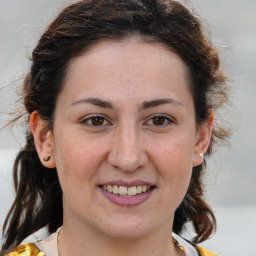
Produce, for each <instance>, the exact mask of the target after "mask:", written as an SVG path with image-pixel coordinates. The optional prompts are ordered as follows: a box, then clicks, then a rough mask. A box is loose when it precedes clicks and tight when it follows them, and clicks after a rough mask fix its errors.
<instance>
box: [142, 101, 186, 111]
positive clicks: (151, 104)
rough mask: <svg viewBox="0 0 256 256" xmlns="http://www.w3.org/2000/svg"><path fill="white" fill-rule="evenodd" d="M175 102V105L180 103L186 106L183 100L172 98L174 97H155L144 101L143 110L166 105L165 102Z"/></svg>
mask: <svg viewBox="0 0 256 256" xmlns="http://www.w3.org/2000/svg"><path fill="white" fill-rule="evenodd" d="M170 103H171V104H174V105H179V106H184V105H183V104H182V103H181V102H179V101H178V100H175V99H172V98H166V99H155V100H150V101H144V102H143V103H142V107H141V109H142V110H146V109H149V108H153V107H158V106H160V105H164V104H170Z"/></svg>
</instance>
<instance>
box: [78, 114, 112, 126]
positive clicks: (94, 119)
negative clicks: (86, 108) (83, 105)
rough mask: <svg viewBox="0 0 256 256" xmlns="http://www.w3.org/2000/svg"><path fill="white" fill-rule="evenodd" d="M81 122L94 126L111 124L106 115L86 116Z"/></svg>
mask: <svg viewBox="0 0 256 256" xmlns="http://www.w3.org/2000/svg"><path fill="white" fill-rule="evenodd" d="M81 123H82V124H85V125H88V126H92V127H102V126H105V125H110V124H111V123H110V122H109V121H108V120H107V119H106V118H105V117H104V116H101V115H92V116H89V117H86V118H84V119H83V120H81Z"/></svg>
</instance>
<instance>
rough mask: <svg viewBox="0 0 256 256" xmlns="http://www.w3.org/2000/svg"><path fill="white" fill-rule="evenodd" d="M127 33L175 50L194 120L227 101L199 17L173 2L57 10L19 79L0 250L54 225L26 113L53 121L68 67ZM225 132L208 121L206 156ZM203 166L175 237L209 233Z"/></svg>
mask: <svg viewBox="0 0 256 256" xmlns="http://www.w3.org/2000/svg"><path fill="white" fill-rule="evenodd" d="M133 35H137V36H140V37H141V38H142V40H145V41H150V42H160V43H162V44H164V45H165V46H167V47H168V48H170V49H171V50H172V51H174V52H175V53H177V54H178V55H179V56H180V57H181V58H182V59H183V61H185V63H186V64H187V66H188V67H189V70H190V89H191V93H192V95H193V98H194V106H195V113H196V114H195V115H196V117H195V118H196V123H197V124H201V123H204V122H206V121H207V120H208V119H209V118H210V117H209V116H210V110H211V109H213V110H216V109H217V108H219V107H221V106H223V104H224V103H226V102H227V100H228V97H227V89H228V87H227V85H226V78H225V76H224V74H223V71H222V69H221V66H220V62H219V56H218V53H217V51H216V49H215V48H214V47H213V46H212V44H211V43H210V42H209V40H208V38H207V36H206V35H205V33H204V31H203V28H202V25H201V22H200V21H199V19H198V18H196V17H195V15H193V14H192V12H191V11H189V10H188V9H187V8H186V7H184V6H183V5H182V4H181V3H180V2H179V1H175V0H118V1H117V0H100V1H99V0H90V1H80V2H77V3H75V4H72V5H70V6H68V7H67V8H65V9H64V10H63V11H62V12H61V13H60V15H59V16H58V17H57V18H56V19H55V20H54V21H53V22H52V23H51V24H50V25H49V27H48V28H47V29H46V31H45V32H44V34H43V35H42V37H41V39H40V40H39V42H38V45H37V46H36V48H35V49H34V51H33V54H32V59H31V70H30V72H29V73H28V74H27V76H26V78H25V80H24V84H23V93H24V97H23V100H24V106H25V109H26V111H27V114H26V118H27V123H26V125H27V134H26V145H25V147H24V148H23V149H22V150H21V151H20V152H19V154H18V155H17V157H16V160H15V164H14V184H15V191H16V198H15V201H14V203H13V205H12V207H11V209H10V211H9V213H8V216H7V218H6V220H5V223H4V227H3V233H4V235H5V242H4V244H3V247H2V250H5V249H7V248H10V247H12V246H15V245H17V244H19V243H20V242H21V241H22V240H23V239H24V238H26V237H27V236H28V235H30V234H32V233H33V232H35V231H37V230H39V229H40V228H42V227H45V226H47V228H48V230H49V232H50V233H52V232H54V231H56V229H57V228H58V227H60V226H61V225H62V214H63V208H62V191H61V187H60V184H59V181H58V176H57V172H56V169H55V170H52V169H47V168H46V167H44V166H43V165H42V164H41V162H40V160H39V157H38V155H37V152H36V149H35V146H34V141H33V136H32V134H31V131H30V130H29V128H28V122H29V117H30V114H31V113H32V112H33V111H38V112H39V113H40V115H41V117H42V118H43V119H45V120H47V121H49V124H50V125H49V128H50V129H51V127H52V125H53V122H54V110H55V104H56V99H57V97H58V95H59V93H60V91H61V89H62V85H63V83H64V79H65V75H66V72H67V68H68V65H69V63H70V61H71V59H72V58H74V57H76V56H79V55H81V54H82V53H83V52H84V51H86V50H87V49H88V48H89V47H91V46H93V45H94V44H95V43H97V42H98V41H100V40H102V39H110V40H124V39H126V38H128V37H131V36H133ZM227 136H228V131H227V130H225V129H223V128H222V127H220V126H216V125H215V126H214V128H213V134H212V137H211V143H210V145H209V148H208V151H207V154H208V155H210V154H211V153H212V148H213V146H214V145H215V144H217V141H223V140H225V139H226V138H227ZM205 163H206V162H205V160H204V163H203V164H201V165H200V166H197V167H194V168H193V173H192V179H191V183H190V186H189V188H188V191H187V194H186V196H185V198H184V200H183V202H182V203H181V205H180V206H179V207H178V209H177V210H176V212H175V218H174V226H173V231H174V232H176V233H178V234H180V233H181V231H182V229H183V228H184V225H185V224H186V223H187V222H191V223H192V225H193V226H194V230H195V232H196V237H195V238H194V242H202V241H204V240H206V239H207V238H209V236H210V235H212V234H213V232H214V231H215V228H216V221H215V217H214V214H213V212H212V210H211V208H210V207H209V206H208V205H207V203H206V202H205V201H204V199H203V195H204V193H203V184H202V180H201V179H202V173H203V170H204V167H205Z"/></svg>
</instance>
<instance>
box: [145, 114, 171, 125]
mask: <svg viewBox="0 0 256 256" xmlns="http://www.w3.org/2000/svg"><path fill="white" fill-rule="evenodd" d="M173 123H175V122H174V120H173V119H172V117H170V116H168V115H164V114H158V115H154V116H151V117H150V118H149V120H148V121H147V122H146V123H145V124H146V125H150V126H153V127H155V128H164V127H167V126H169V125H172V124H173Z"/></svg>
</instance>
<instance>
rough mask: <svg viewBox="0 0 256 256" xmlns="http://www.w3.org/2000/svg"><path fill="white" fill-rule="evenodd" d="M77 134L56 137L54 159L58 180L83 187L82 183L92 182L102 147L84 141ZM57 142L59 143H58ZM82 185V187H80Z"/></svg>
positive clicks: (101, 156)
mask: <svg viewBox="0 0 256 256" xmlns="http://www.w3.org/2000/svg"><path fill="white" fill-rule="evenodd" d="M77 138H78V136H70V137H68V138H66V139H62V138H61V136H60V137H59V138H57V139H56V147H55V159H56V167H57V170H58V173H59V176H60V180H61V181H63V182H65V183H70V184H71V186H77V185H78V184H81V185H79V186H80V189H82V188H83V187H85V186H84V185H83V184H85V183H86V184H87V186H88V182H90V183H92V182H93V176H94V174H95V173H96V172H97V170H98V169H99V165H100V164H101V159H102V158H103V157H104V156H103V154H102V150H100V149H102V147H100V146H99V145H96V143H93V142H90V141H86V143H84V141H83V140H82V139H81V138H80V139H77ZM58 139H59V140H58ZM58 142H59V143H58ZM82 186H83V187H82Z"/></svg>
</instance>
